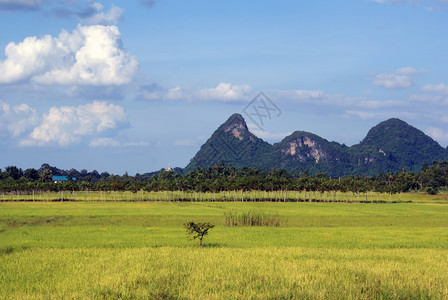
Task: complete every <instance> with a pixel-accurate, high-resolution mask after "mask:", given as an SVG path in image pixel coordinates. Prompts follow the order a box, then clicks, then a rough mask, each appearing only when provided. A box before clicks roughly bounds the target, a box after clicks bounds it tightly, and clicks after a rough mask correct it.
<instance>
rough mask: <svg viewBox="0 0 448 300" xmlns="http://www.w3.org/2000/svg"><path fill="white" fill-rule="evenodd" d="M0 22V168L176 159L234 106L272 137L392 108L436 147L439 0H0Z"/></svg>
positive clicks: (184, 160)
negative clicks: (268, 111) (260, 116)
mask: <svg viewBox="0 0 448 300" xmlns="http://www.w3.org/2000/svg"><path fill="white" fill-rule="evenodd" d="M0 27H1V28H2V30H1V34H0V138H1V139H0V149H1V150H0V157H1V158H0V167H2V168H3V167H6V166H8V165H17V166H19V167H21V168H23V169H26V168H30V167H34V168H38V167H39V166H40V165H41V164H42V163H49V164H51V165H55V166H57V167H59V168H63V169H70V168H76V169H78V170H81V169H87V170H94V169H95V170H98V171H100V172H102V171H108V172H111V173H115V174H123V173H124V172H126V171H127V172H129V174H135V173H145V172H149V171H154V170H158V169H160V168H166V167H167V166H168V164H171V166H179V167H185V166H186V165H187V164H188V162H189V160H190V159H191V158H192V157H193V156H194V154H195V153H196V152H197V151H198V150H199V148H200V146H201V145H202V144H203V143H204V142H205V141H206V139H207V138H208V137H209V136H210V135H211V134H212V133H213V131H214V130H215V129H216V128H217V127H218V126H219V125H220V124H221V123H223V122H224V121H225V120H226V119H227V118H228V117H229V116H230V115H231V114H232V113H241V114H242V115H243V116H244V117H245V118H246V121H247V122H248V125H249V127H250V129H251V130H252V132H254V133H255V134H256V135H257V136H259V137H261V138H263V139H264V140H266V141H268V142H270V143H275V142H278V141H280V140H281V139H282V138H283V137H285V136H286V135H288V134H290V133H292V132H293V131H295V130H305V131H310V132H313V133H316V134H318V135H320V136H322V137H324V138H326V139H328V140H330V141H337V142H340V143H345V144H347V145H353V144H356V143H358V142H359V141H360V140H362V139H363V137H364V136H365V135H366V133H367V131H368V130H369V129H370V128H371V127H372V126H374V125H376V124H377V123H379V122H381V121H383V120H386V119H388V118H391V117H398V118H401V119H403V120H404V121H406V122H408V123H409V124H411V125H413V126H415V127H417V128H419V129H420V130H422V131H424V132H425V133H427V134H428V135H430V136H431V137H433V138H434V139H435V140H436V141H438V142H439V143H440V144H441V145H442V146H444V147H446V146H447V145H448V68H447V66H448V55H447V53H448V38H447V37H448V1H447V0H421V1H419V0H415V1H406V0H344V1H334V0H332V1H242V0H238V1H234V0H227V1H210V0H209V1H204V0H195V1H180V0H179V1H170V0H154V1H149V0H146V1H143V0H130V1H81V0H78V1H77V0H19V1H17V0H15V1H12V0H0ZM259 92H263V93H264V94H265V95H266V96H267V97H268V98H269V99H270V100H271V101H272V103H273V104H275V105H276V107H277V108H278V109H279V111H276V113H275V114H272V116H271V117H270V118H265V119H264V122H263V125H262V126H257V125H259V124H255V123H254V122H253V120H250V118H249V115H245V112H246V113H247V108H250V109H251V108H253V107H254V105H256V104H257V100H256V101H255V102H251V101H252V100H253V99H254V97H256V96H257V95H258V94H259ZM245 108H246V110H245Z"/></svg>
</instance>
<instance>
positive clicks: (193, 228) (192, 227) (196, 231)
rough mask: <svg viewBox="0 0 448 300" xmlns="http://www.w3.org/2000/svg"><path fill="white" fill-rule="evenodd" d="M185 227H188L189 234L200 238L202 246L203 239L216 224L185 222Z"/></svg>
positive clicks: (194, 237)
mask: <svg viewBox="0 0 448 300" xmlns="http://www.w3.org/2000/svg"><path fill="white" fill-rule="evenodd" d="M184 227H185V229H187V233H188V235H190V236H192V238H193V239H199V246H200V247H202V239H203V238H204V236H206V235H207V234H208V231H209V230H210V229H212V228H213V227H215V225H213V224H210V223H194V222H187V223H185V224H184Z"/></svg>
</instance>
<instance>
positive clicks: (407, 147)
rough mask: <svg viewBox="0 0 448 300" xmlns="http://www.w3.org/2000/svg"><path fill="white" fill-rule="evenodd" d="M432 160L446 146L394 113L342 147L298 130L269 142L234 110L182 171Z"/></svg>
mask: <svg viewBox="0 0 448 300" xmlns="http://www.w3.org/2000/svg"><path fill="white" fill-rule="evenodd" d="M434 160H448V150H447V149H445V148H443V147H441V146H440V145H439V144H438V143H437V142H436V141H434V140H433V139H432V138H430V137H429V136H427V135H426V134H424V133H423V132H422V131H421V130H419V129H417V128H415V127H413V126H411V125H409V124H407V123H406V122H404V121H402V120H400V119H396V118H392V119H389V120H386V121H383V122H381V123H379V124H378V125H376V126H374V127H373V128H371V129H370V130H369V132H368V133H367V135H366V137H365V138H364V139H363V140H362V141H361V142H360V143H359V144H356V145H353V146H351V147H348V146H346V145H344V144H339V143H337V142H329V141H328V140H326V139H324V138H322V137H320V136H318V135H315V134H313V133H310V132H304V131H295V132H294V133H292V134H291V135H289V136H287V137H285V138H284V139H283V140H282V141H280V142H279V143H275V144H273V145H271V144H269V143H267V142H265V141H263V140H262V139H260V138H258V137H257V136H255V135H254V134H252V133H251V132H250V131H249V129H248V127H247V124H246V122H245V120H244V118H243V117H242V116H241V115H240V114H233V115H232V116H230V118H229V119H228V120H227V121H226V122H224V123H223V124H222V125H221V126H220V127H219V128H218V129H217V130H216V131H215V132H214V133H213V134H212V136H211V137H210V138H209V139H208V140H207V141H206V142H205V144H203V145H202V146H201V148H200V150H199V151H198V152H197V153H196V155H195V156H194V157H193V159H191V161H190V163H189V164H188V165H187V167H186V168H185V171H186V172H189V171H192V170H194V169H197V168H206V167H210V166H212V165H213V164H217V163H224V164H230V165H232V166H234V167H237V168H242V167H257V168H260V169H264V170H268V169H279V168H282V169H285V170H287V171H288V172H299V173H305V172H307V173H309V174H316V173H319V172H324V173H326V174H328V175H329V176H343V175H375V174H379V173H386V172H397V171H400V170H402V169H405V170H407V171H420V170H421V168H422V166H423V165H424V164H425V163H428V164H430V163H432V162H433V161H434Z"/></svg>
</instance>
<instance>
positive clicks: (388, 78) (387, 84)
mask: <svg viewBox="0 0 448 300" xmlns="http://www.w3.org/2000/svg"><path fill="white" fill-rule="evenodd" d="M373 84H374V85H376V86H380V87H384V88H386V89H389V90H395V89H405V88H408V87H410V86H412V85H414V82H413V81H412V80H411V78H409V76H407V75H397V74H378V75H377V76H376V77H375V79H374V80H373Z"/></svg>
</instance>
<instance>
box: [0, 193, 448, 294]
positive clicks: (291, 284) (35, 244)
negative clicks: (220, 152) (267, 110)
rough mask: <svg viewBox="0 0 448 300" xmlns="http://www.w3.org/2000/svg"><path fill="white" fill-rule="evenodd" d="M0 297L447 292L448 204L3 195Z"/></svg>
mask: <svg viewBox="0 0 448 300" xmlns="http://www.w3.org/2000/svg"><path fill="white" fill-rule="evenodd" d="M412 197H414V196H413V195H412ZM413 202H416V201H413ZM249 210H253V211H258V212H262V213H267V214H278V215H279V216H280V219H281V221H282V222H281V223H282V224H283V226H281V227H226V226H224V220H225V216H224V215H225V213H229V212H232V213H236V214H237V213H243V212H248V211H249ZM187 221H195V222H211V223H213V224H215V225H216V227H215V228H214V229H212V230H211V231H210V235H209V236H206V237H205V239H204V242H205V246H204V247H203V248H199V247H198V242H197V241H196V240H195V241H191V240H188V239H187V235H186V231H185V229H184V228H183V227H182V224H183V223H184V222H187ZM0 298H2V299H18V298H19V299H23V298H38V299H51V298H58V299H60V298H77V299H81V298H83V299H85V298H100V299H101V298H105V299H110V298H117V299H135V298H147V299H447V298H448V204H446V202H441V201H440V200H434V201H430V200H429V199H425V201H424V203H394V204H359V203H291V202H287V203H282V202H269V203H253V202H239V203H238V202H232V203H228V202H188V203H176V202H110V203H104V202H57V203H54V202H0Z"/></svg>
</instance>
